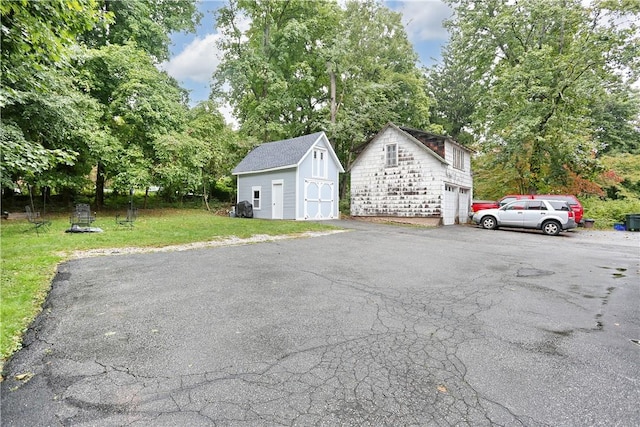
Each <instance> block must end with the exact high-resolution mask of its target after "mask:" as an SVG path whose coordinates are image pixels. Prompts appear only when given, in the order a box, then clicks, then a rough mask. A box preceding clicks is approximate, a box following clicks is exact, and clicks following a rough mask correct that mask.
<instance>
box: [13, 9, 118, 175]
mask: <svg viewBox="0 0 640 427" xmlns="http://www.w3.org/2000/svg"><path fill="white" fill-rule="evenodd" d="M0 12H1V14H2V33H1V35H2V49H1V51H0V52H1V57H2V61H1V62H0V70H1V72H2V82H1V83H0V107H2V118H1V121H2V141H3V146H2V167H1V168H2V170H1V172H2V185H3V187H13V186H14V185H15V183H16V182H18V181H19V180H24V179H28V180H29V182H30V183H32V184H35V183H36V182H35V181H36V179H37V180H38V181H39V183H40V184H42V185H60V186H64V185H65V184H70V183H71V181H74V178H75V177H70V176H68V175H67V174H63V173H57V172H56V171H55V168H59V170H65V169H66V170H67V171H69V170H71V169H74V167H75V166H74V165H76V164H79V163H82V155H81V153H80V152H81V150H82V147H83V146H86V145H87V144H92V143H94V142H95V141H96V140H98V139H100V138H101V136H102V134H101V132H100V131H99V129H97V128H96V122H95V121H94V120H93V118H94V113H95V110H96V108H97V106H96V105H95V104H94V103H92V102H91V100H90V99H89V98H87V97H86V96H84V95H83V94H82V93H81V92H79V91H78V90H77V88H76V87H75V85H74V81H73V76H72V74H71V72H70V70H69V68H68V67H69V63H70V62H71V57H72V55H73V49H72V47H73V46H74V44H75V38H76V36H77V35H78V34H79V33H81V32H83V31H86V30H87V29H88V28H92V27H94V26H96V25H98V23H99V19H100V18H102V19H104V20H108V19H109V15H108V14H101V13H100V12H99V11H98V10H97V8H96V2H95V1H94V0H58V1H46V2H29V1H7V2H2V3H0ZM81 169H82V167H81ZM74 185H81V183H80V182H79V180H75V182H74Z"/></svg>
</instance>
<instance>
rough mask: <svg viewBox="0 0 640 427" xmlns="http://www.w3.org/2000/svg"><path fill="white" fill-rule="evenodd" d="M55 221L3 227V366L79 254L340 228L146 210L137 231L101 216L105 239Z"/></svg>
mask: <svg viewBox="0 0 640 427" xmlns="http://www.w3.org/2000/svg"><path fill="white" fill-rule="evenodd" d="M107 215H108V216H107ZM49 219H51V221H52V224H51V226H50V227H49V229H48V230H47V231H44V232H40V233H39V234H36V231H35V229H33V227H32V226H31V225H30V224H29V223H28V222H27V221H26V220H10V221H7V220H3V221H2V227H1V229H0V238H1V239H0V242H1V260H2V276H1V283H0V285H1V288H0V289H1V295H0V297H1V299H2V304H1V305H0V363H3V362H4V361H5V360H6V359H7V358H8V357H9V356H11V354H13V353H14V352H15V351H16V350H18V349H19V348H20V343H21V339H22V335H23V334H24V332H25V331H26V329H27V328H28V326H29V324H30V323H31V322H32V321H33V319H34V318H35V316H36V315H37V314H38V313H39V312H40V310H41V307H42V304H43V302H44V300H45V298H46V296H47V294H48V292H49V289H50V285H51V280H52V279H53V277H54V275H55V273H56V268H57V265H58V264H59V263H60V262H62V261H64V260H66V259H68V258H69V256H70V254H72V253H73V252H74V251H78V250H89V249H100V248H124V247H163V246H169V245H177V244H185V243H193V242H204V241H211V240H218V239H224V238H227V237H231V236H236V237H239V238H247V237H251V236H254V235H257V234H266V235H283V234H296V233H302V232H305V231H323V230H330V229H334V228H335V227H332V226H329V225H326V224H321V223H315V222H305V221H268V220H259V219H240V218H229V217H226V216H218V215H213V214H211V213H210V212H206V211H201V210H188V209H162V210H140V211H139V217H138V219H137V221H136V222H135V226H134V227H133V228H132V229H127V228H123V227H119V226H118V225H117V224H116V222H115V214H113V215H111V214H106V213H105V214H104V215H101V214H100V213H98V216H97V218H96V221H95V222H94V223H93V226H95V227H99V228H101V229H102V230H103V232H102V233H65V230H67V229H68V228H69V219H68V216H67V215H66V214H65V215H57V216H54V217H52V218H49Z"/></svg>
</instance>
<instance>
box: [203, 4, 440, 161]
mask: <svg viewBox="0 0 640 427" xmlns="http://www.w3.org/2000/svg"><path fill="white" fill-rule="evenodd" d="M245 17H249V18H251V21H252V22H251V26H250V28H249V29H248V30H246V31H244V32H243V31H242V30H241V28H240V22H241V20H242V19H244V18H245ZM217 24H218V30H219V31H220V33H221V34H222V35H223V38H222V40H221V42H220V49H221V50H222V51H223V53H224V57H223V60H222V62H221V65H220V67H219V68H218V71H217V73H216V75H215V76H214V77H215V80H216V82H217V87H216V88H215V89H216V90H214V92H213V96H214V97H218V96H220V97H226V99H227V100H228V101H229V102H230V103H231V105H232V106H233V107H234V110H235V113H236V115H237V117H238V118H239V120H240V122H241V129H242V131H244V132H245V133H246V134H247V135H249V136H252V137H255V138H257V139H258V140H260V141H262V142H266V141H272V140H277V139H282V138H290V137H295V136H299V135H302V134H305V133H310V132H314V131H318V130H326V131H327V132H328V136H329V139H330V141H331V142H332V143H333V144H334V145H335V149H336V152H337V154H338V156H339V158H340V159H341V161H342V162H343V164H344V165H345V166H347V167H348V165H349V163H350V162H351V149H352V148H353V147H354V146H355V145H358V144H361V143H363V142H364V141H366V140H367V139H368V138H370V137H371V136H373V134H375V133H376V132H377V131H379V130H380V129H381V128H382V127H383V126H384V125H385V124H386V123H387V122H389V121H394V122H396V123H398V124H402V125H409V126H414V127H420V128H424V127H427V126H428V109H429V99H428V97H427V95H426V92H425V89H424V88H425V79H424V76H423V75H422V73H421V71H420V70H419V69H418V68H417V66H416V61H417V55H416V54H415V52H414V51H413V48H412V46H411V44H410V43H409V41H408V39H407V35H406V32H405V31H404V27H403V25H402V22H401V19H400V15H399V14H398V13H395V12H392V11H391V10H389V9H387V8H386V7H383V6H382V5H381V4H380V3H378V2H376V1H364V2H361V1H348V2H347V3H346V5H345V8H344V9H341V8H340V7H339V6H338V5H337V3H336V2H335V1H330V0H324V1H315V2H309V1H304V0H292V1H288V2H258V1H254V0H234V1H231V2H230V3H229V5H228V6H226V7H224V8H222V9H220V11H219V15H218V23H217ZM225 83H227V84H228V85H229V87H230V89H229V91H228V92H225V91H224V90H223V88H224V87H225V86H224V84H225Z"/></svg>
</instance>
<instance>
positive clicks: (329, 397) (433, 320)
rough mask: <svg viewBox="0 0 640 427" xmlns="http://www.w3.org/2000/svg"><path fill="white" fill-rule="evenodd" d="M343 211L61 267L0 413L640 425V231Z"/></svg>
mask: <svg viewBox="0 0 640 427" xmlns="http://www.w3.org/2000/svg"><path fill="white" fill-rule="evenodd" d="M336 224H338V225H341V226H344V227H346V228H350V229H351V230H350V231H349V232H345V233H339V234H332V235H327V236H321V237H313V238H300V239H294V240H282V241H271V242H264V243H256V244H250V245H245V246H230V247H216V248H203V249H194V250H189V251H184V252H173V253H171V252H162V253H144V254H128V255H116V256H103V257H94V258H85V259H77V260H72V261H68V262H66V263H64V264H62V265H60V266H59V271H58V274H57V276H56V279H55V280H54V283H53V286H52V291H51V294H50V296H49V298H48V300H47V302H46V305H45V307H44V310H43V312H42V314H41V315H40V316H39V317H38V319H37V320H36V321H35V323H34V324H33V325H32V326H31V328H30V329H29V331H28V333H27V335H26V338H25V346H24V348H23V349H22V350H21V351H20V352H18V353H17V354H16V355H15V356H14V357H13V358H12V359H11V360H10V361H9V362H8V363H7V364H6V365H5V377H6V380H5V381H4V382H3V383H2V426H56V425H65V426H66V425H79V426H116V425H118V426H120V425H122V426H125V425H126V426H187V425H188V426H218V425H223V426H280V425H284V426H294V425H299V426H316V425H317V426H333V425H354V426H363V425H370V426H387V425H388V426H400V425H402V426H459V425H472V426H485V425H486V426H489V425H502V426H520V425H522V426H561V425H567V426H586V425H589V426H591V425H603V426H604V425H606V426H610V425H638V424H640V409H639V408H638V404H637V402H638V401H640V374H639V372H640V369H638V368H639V367H640V366H639V365H640V345H638V344H637V340H638V339H640V313H639V312H638V305H639V302H640V290H639V286H640V280H639V279H640V265H639V255H640V233H622V232H615V233H607V232H596V231H588V230H584V229H581V230H577V231H574V232H570V233H563V235H561V236H559V237H549V236H544V235H542V234H540V233H535V232H525V231H505V230H498V231H489V230H481V229H479V228H475V227H471V226H450V227H441V228H436V229H425V228H417V227H406V226H392V225H385V224H371V223H364V222H355V221H339V222H336ZM66 237H70V238H73V236H65V238H66ZM633 340H636V342H634V341H633Z"/></svg>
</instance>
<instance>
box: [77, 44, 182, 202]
mask: <svg viewBox="0 0 640 427" xmlns="http://www.w3.org/2000/svg"><path fill="white" fill-rule="evenodd" d="M80 67H81V70H82V72H83V77H84V80H83V84H84V85H85V87H86V90H87V92H88V93H89V94H90V95H91V97H92V98H93V99H95V100H96V101H97V102H99V103H100V105H101V106H102V117H101V123H102V125H103V126H104V128H105V129H108V131H109V133H110V135H111V136H112V137H113V140H112V143H111V144H108V145H105V146H103V147H102V150H101V151H100V152H96V153H95V154H96V156H95V157H94V160H95V162H96V163H95V165H97V174H98V177H97V182H96V203H97V204H98V205H99V206H100V205H102V203H103V202H104V200H103V198H104V192H103V188H104V183H105V180H106V179H109V178H112V179H113V180H114V181H113V182H114V186H115V188H116V190H117V189H121V190H124V189H129V188H131V187H143V188H144V187H148V186H150V185H156V184H157V183H156V182H154V178H155V177H156V171H157V168H158V166H159V162H161V161H162V158H159V157H158V156H157V152H156V150H157V148H158V147H157V146H156V142H157V140H159V138H161V137H164V136H166V135H169V134H175V133H180V132H182V131H183V130H184V126H185V123H186V111H187V107H186V102H187V95H186V92H185V91H184V90H183V89H181V88H180V87H179V86H178V84H177V82H176V81H175V79H173V78H172V77H170V76H168V75H167V74H166V73H165V72H162V71H159V70H158V69H157V68H156V67H155V66H154V64H153V62H152V59H151V57H150V56H149V55H147V54H145V52H143V51H141V50H139V49H138V48H137V47H136V46H135V45H134V44H127V45H125V46H120V45H110V46H105V47H103V48H100V49H94V50H90V51H88V52H87V56H86V58H84V59H82V61H81V62H80Z"/></svg>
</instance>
